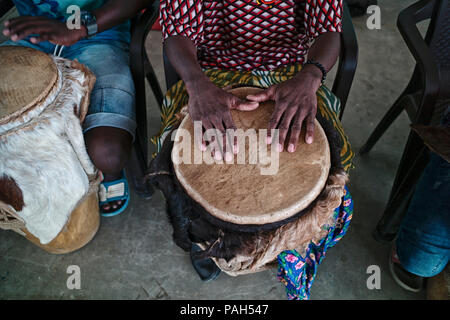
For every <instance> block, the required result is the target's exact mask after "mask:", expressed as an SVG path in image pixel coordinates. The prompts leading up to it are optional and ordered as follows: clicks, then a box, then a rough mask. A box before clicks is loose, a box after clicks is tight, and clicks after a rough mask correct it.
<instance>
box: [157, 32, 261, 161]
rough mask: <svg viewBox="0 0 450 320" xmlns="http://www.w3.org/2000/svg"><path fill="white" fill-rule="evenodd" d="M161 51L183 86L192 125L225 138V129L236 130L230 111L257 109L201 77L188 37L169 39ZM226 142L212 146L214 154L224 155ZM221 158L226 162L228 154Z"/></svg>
mask: <svg viewBox="0 0 450 320" xmlns="http://www.w3.org/2000/svg"><path fill="white" fill-rule="evenodd" d="M164 49H165V52H166V54H167V57H168V59H169V61H170V62H171V64H172V65H173V67H174V68H175V70H176V71H177V73H178V75H179V76H180V78H181V79H182V80H183V81H184V83H185V85H186V90H187V92H188V94H189V103H188V110H189V115H190V116H191V119H192V121H201V123H202V126H203V128H205V130H208V129H218V130H220V131H221V132H222V133H223V134H224V133H225V131H226V129H236V126H235V124H234V122H233V119H232V118H231V113H230V109H238V110H253V109H255V108H257V107H258V105H259V104H258V103H257V102H249V101H244V100H241V99H239V98H238V97H236V96H234V95H232V94H230V93H228V92H226V91H224V90H223V89H221V88H219V87H217V86H216V85H215V84H214V83H213V82H212V81H211V80H210V79H209V78H208V77H207V76H206V75H205V74H204V73H203V71H202V69H201V66H200V64H199V62H198V61H197V48H196V47H195V44H194V43H193V42H192V40H190V39H189V38H188V37H185V36H182V35H175V36H171V37H168V38H167V39H166V41H165V42H164ZM225 140H226V136H225V135H224V140H223V145H222V147H219V146H217V145H216V144H214V148H216V149H215V150H221V151H222V152H224V151H225V149H226V144H225V143H226V141H225ZM228 142H229V143H230V146H231V145H233V146H236V144H237V142H236V140H235V141H234V143H232V142H231V141H230V140H228ZM196 143H197V144H198V145H199V147H200V148H201V149H202V150H203V151H204V150H205V144H204V142H202V141H196ZM230 151H231V150H230ZM233 151H234V152H236V151H237V149H236V148H234V149H233ZM216 156H219V155H216ZM224 156H225V159H226V160H227V159H229V157H230V156H231V154H230V155H228V154H225V155H224Z"/></svg>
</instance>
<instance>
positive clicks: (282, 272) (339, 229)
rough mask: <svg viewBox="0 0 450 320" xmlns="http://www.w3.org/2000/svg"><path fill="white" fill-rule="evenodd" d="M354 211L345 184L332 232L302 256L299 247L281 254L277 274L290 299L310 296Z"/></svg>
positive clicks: (311, 245) (335, 212)
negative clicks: (323, 263) (320, 269)
mask: <svg viewBox="0 0 450 320" xmlns="http://www.w3.org/2000/svg"><path fill="white" fill-rule="evenodd" d="M352 215H353V200H352V197H351V195H350V192H349V191H348V188H347V187H345V194H344V196H343V198H342V203H341V205H340V206H339V207H338V208H336V209H335V210H334V218H335V221H336V223H335V224H334V225H333V226H331V227H329V229H328V234H327V236H326V237H324V238H322V239H321V240H320V241H319V243H318V244H314V243H312V242H311V243H310V244H309V246H308V248H307V249H306V253H305V256H304V257H302V256H301V255H300V254H299V253H298V252H297V251H296V250H286V251H283V252H282V253H280V254H279V255H278V273H277V278H278V280H279V281H280V282H282V283H283V284H284V285H285V286H286V294H287V298H288V299H289V300H308V299H309V297H310V292H311V286H312V284H313V282H314V279H315V277H316V273H317V266H318V265H319V264H320V263H321V262H322V260H323V258H325V254H326V252H327V250H328V249H329V248H331V247H333V246H334V245H335V244H336V243H337V242H338V241H339V240H341V238H342V237H343V236H344V235H345V233H346V232H347V229H348V227H349V225H350V221H351V219H352Z"/></svg>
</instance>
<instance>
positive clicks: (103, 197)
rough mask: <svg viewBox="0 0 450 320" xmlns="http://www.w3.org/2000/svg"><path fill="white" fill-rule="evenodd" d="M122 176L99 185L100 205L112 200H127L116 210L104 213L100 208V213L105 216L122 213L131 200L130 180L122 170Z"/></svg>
mask: <svg viewBox="0 0 450 320" xmlns="http://www.w3.org/2000/svg"><path fill="white" fill-rule="evenodd" d="M121 173H122V177H121V178H120V179H117V180H114V181H107V182H102V183H100V187H99V192H98V196H99V204H100V207H101V206H102V205H105V204H109V203H111V202H112V201H118V200H125V203H123V204H122V206H121V207H120V208H119V209H117V210H116V211H111V212H107V213H102V212H101V209H100V214H101V215H102V216H103V217H113V216H117V215H118V214H121V213H122V212H124V211H125V209H126V208H127V207H128V203H129V202H130V192H129V188H128V181H127V178H126V177H125V172H124V171H123V170H122V172H121Z"/></svg>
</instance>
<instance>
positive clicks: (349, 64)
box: [163, 1, 358, 119]
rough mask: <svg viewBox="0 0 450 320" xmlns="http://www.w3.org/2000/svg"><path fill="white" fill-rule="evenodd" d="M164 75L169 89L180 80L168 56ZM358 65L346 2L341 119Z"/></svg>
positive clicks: (338, 82)
mask: <svg viewBox="0 0 450 320" xmlns="http://www.w3.org/2000/svg"><path fill="white" fill-rule="evenodd" d="M163 56H164V73H165V77H166V85H167V88H171V87H172V86H173V85H174V84H175V83H177V82H178V81H179V80H180V77H179V76H178V74H177V72H176V71H175V69H174V68H173V66H172V65H171V63H170V61H169V59H168V58H167V55H166V54H164V55H163ZM357 63H358V42H357V40H356V34H355V29H354V27H353V22H352V19H351V16H350V11H349V9H348V6H347V4H346V3H345V1H344V12H343V18H342V33H341V52H340V54H339V62H338V69H337V73H336V77H335V79H334V83H333V88H332V92H333V93H334V94H335V95H336V96H337V97H338V98H339V99H340V100H341V111H340V114H339V119H342V116H343V114H344V109H345V105H346V103H347V98H348V95H349V93H350V89H351V86H352V82H353V78H354V76H355V71H356V66H357Z"/></svg>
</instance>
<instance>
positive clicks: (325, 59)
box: [247, 32, 340, 152]
mask: <svg viewBox="0 0 450 320" xmlns="http://www.w3.org/2000/svg"><path fill="white" fill-rule="evenodd" d="M339 52H340V34H339V33H338V32H325V33H322V34H321V35H320V36H318V37H317V38H316V40H315V41H314V43H313V45H312V46H311V48H310V49H309V52H308V59H311V60H314V61H316V62H318V63H320V64H322V66H323V67H324V68H325V69H326V71H327V72H328V71H329V70H330V69H331V68H332V67H333V66H334V64H335V63H336V60H337V58H338V56H339ZM321 80H322V71H321V70H320V69H319V68H318V67H317V66H315V65H311V64H308V65H305V66H304V67H303V68H302V70H301V71H300V72H299V73H298V74H297V75H296V76H295V77H293V78H292V79H290V80H287V81H285V82H283V83H280V84H278V85H275V86H272V87H269V88H268V89H267V90H265V91H263V92H262V93H260V94H258V95H252V96H248V97H247V98H248V99H249V100H252V101H258V102H263V101H267V100H274V101H275V111H274V112H273V114H272V118H271V119H270V121H269V125H268V133H269V134H270V132H271V129H275V128H278V129H279V141H278V143H279V146H278V150H279V151H282V150H283V148H284V145H285V142H286V140H287V138H288V137H287V133H288V131H289V129H291V133H290V137H289V140H288V141H289V142H288V147H287V150H288V151H289V152H294V151H295V150H296V148H297V146H298V141H299V137H300V133H301V131H302V127H303V126H305V127H306V134H305V141H306V143H312V142H313V139H314V119H315V117H316V113H317V97H316V92H317V90H318V89H319V88H320V85H321ZM271 142H272V141H271V139H270V138H269V140H268V143H271Z"/></svg>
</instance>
